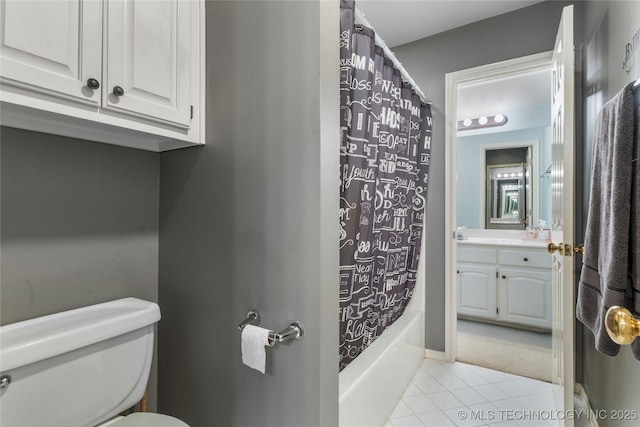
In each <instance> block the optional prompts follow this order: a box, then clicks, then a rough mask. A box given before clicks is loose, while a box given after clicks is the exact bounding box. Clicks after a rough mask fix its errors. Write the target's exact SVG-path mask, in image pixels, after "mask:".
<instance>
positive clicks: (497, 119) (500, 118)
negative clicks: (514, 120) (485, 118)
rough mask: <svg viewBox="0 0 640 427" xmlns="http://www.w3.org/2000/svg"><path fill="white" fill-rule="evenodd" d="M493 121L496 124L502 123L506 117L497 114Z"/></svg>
mask: <svg viewBox="0 0 640 427" xmlns="http://www.w3.org/2000/svg"><path fill="white" fill-rule="evenodd" d="M493 120H495V121H496V123H502V122H503V121H504V116H503V115H502V114H497V115H496V116H495V117H494V118H493Z"/></svg>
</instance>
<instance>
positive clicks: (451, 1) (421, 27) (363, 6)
mask: <svg viewBox="0 0 640 427" xmlns="http://www.w3.org/2000/svg"><path fill="white" fill-rule="evenodd" d="M541 1H542V0H448V1H444V0H356V7H357V8H358V9H360V11H361V12H362V13H363V14H364V16H365V18H366V19H367V21H369V23H370V24H371V25H372V26H373V27H374V28H375V29H376V32H377V33H378V35H379V36H380V37H381V38H382V39H383V40H384V41H385V43H386V44H387V46H389V47H390V48H391V47H394V46H399V45H401V44H404V43H409V42H412V41H414V40H418V39H421V38H424V37H428V36H432V35H434V34H437V33H441V32H443V31H447V30H451V29H453V28H457V27H461V26H463V25H466V24H470V23H472V22H475V21H480V20H482V19H486V18H490V17H492V16H497V15H502V14H503V13H507V12H511V11H514V10H516V9H520V8H523V7H526V6H530V5H532V4H534V3H540V2H541Z"/></svg>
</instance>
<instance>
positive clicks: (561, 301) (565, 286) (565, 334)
mask: <svg viewBox="0 0 640 427" xmlns="http://www.w3.org/2000/svg"><path fill="white" fill-rule="evenodd" d="M551 81H552V107H551V114H552V117H551V123H552V133H553V140H552V148H551V157H552V169H551V192H552V200H551V206H552V224H551V225H552V232H551V238H552V240H553V242H554V243H556V244H559V245H560V248H559V250H556V251H555V252H554V254H553V257H552V279H551V283H552V292H553V298H552V300H553V307H552V316H553V317H552V336H553V338H552V343H553V344H552V352H553V366H552V371H551V375H552V382H553V383H554V385H555V387H554V394H555V397H556V405H557V406H558V408H557V409H558V410H560V411H570V410H573V392H574V382H575V378H574V322H575V314H574V277H573V276H574V274H573V257H572V254H573V191H574V183H573V175H574V173H573V152H574V87H573V84H574V47H573V6H567V7H565V8H564V10H563V11H562V18H561V20H560V28H559V29H558V34H557V36H556V45H555V48H554V51H553V63H552V78H551ZM565 425H566V426H573V420H566V421H565Z"/></svg>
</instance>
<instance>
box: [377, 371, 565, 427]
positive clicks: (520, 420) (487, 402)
mask: <svg viewBox="0 0 640 427" xmlns="http://www.w3.org/2000/svg"><path fill="white" fill-rule="evenodd" d="M557 415H558V414H557V413H556V410H555V404H554V399H553V393H552V385H551V384H549V383H546V382H543V381H537V380H532V379H529V378H525V377H519V376H517V375H512V374H506V373H504V372H498V371H494V370H491V369H487V368H482V367H479V366H473V365H468V364H465V363H460V362H455V363H447V362H440V361H436V360H431V359H425V360H424V362H423V363H422V365H421V367H420V369H418V372H417V373H416V375H415V376H414V377H413V380H412V382H411V384H410V385H409V386H408V387H407V390H406V391H405V393H404V395H403V397H402V400H400V402H399V403H398V405H397V406H396V408H395V410H394V411H393V413H392V414H391V417H390V418H389V420H388V422H387V423H386V424H385V427H425V426H426V427H448V426H453V427H456V426H458V427H463V426H464V427H467V426H468V427H474V426H489V425H490V426H504V427H511V426H513V427H520V426H527V427H529V426H536V427H538V426H540V427H542V426H544V427H548V426H558V425H559V422H558V421H557V420H554V419H550V418H554V417H557Z"/></svg>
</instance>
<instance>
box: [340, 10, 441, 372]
mask: <svg viewBox="0 0 640 427" xmlns="http://www.w3.org/2000/svg"><path fill="white" fill-rule="evenodd" d="M353 12H354V2H353V1H352V0H342V2H341V37H340V48H341V63H340V71H341V72H340V76H341V78H340V81H341V87H340V91H341V103H342V104H341V129H342V141H341V153H340V155H341V172H340V174H341V194H340V370H342V369H343V368H344V367H346V366H347V365H348V364H349V363H350V362H351V361H352V360H353V359H354V358H355V357H356V356H357V355H358V354H360V353H361V352H362V351H363V350H364V349H365V348H366V347H368V346H369V345H370V344H371V343H372V342H373V341H374V340H375V339H376V338H377V337H378V336H379V335H380V334H381V333H382V332H383V331H384V330H385V329H386V328H387V327H389V326H390V325H391V324H392V323H393V322H394V321H395V320H396V319H397V318H399V317H400V316H401V315H402V313H403V312H404V310H405V308H406V306H407V304H408V302H409V300H410V299H411V296H412V294H413V290H414V288H415V284H416V274H417V271H418V257H419V255H420V242H421V237H422V224H423V220H424V211H425V202H426V192H427V180H428V169H429V152H430V145H431V108H430V106H429V104H426V103H424V102H422V101H421V100H420V98H419V97H418V95H417V94H416V93H415V92H414V91H413V90H412V88H411V87H410V85H408V84H407V83H404V82H403V81H402V78H401V75H400V72H399V71H398V70H397V69H396V68H395V67H394V65H393V63H392V61H391V60H390V59H388V58H386V57H385V54H384V51H383V49H382V48H380V47H379V46H376V44H375V33H374V31H373V30H372V29H370V28H367V27H363V26H361V25H355V26H354V18H353V16H354V14H353Z"/></svg>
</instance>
